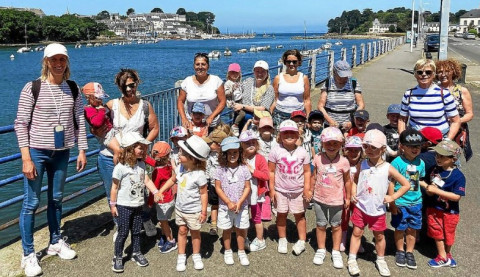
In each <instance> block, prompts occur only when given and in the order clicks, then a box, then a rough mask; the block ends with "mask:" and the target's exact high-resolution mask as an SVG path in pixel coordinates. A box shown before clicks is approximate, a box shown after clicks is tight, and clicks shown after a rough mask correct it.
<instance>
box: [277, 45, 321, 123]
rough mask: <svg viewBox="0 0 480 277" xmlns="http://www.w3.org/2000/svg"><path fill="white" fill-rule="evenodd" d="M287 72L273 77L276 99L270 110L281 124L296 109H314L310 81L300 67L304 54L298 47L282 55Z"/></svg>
mask: <svg viewBox="0 0 480 277" xmlns="http://www.w3.org/2000/svg"><path fill="white" fill-rule="evenodd" d="M282 61H283V64H284V65H285V68H286V69H285V72H281V73H280V74H278V75H277V76H276V77H275V79H273V89H274V91H275V101H274V102H273V105H272V107H271V108H270V111H271V112H272V115H273V123H274V124H275V126H277V127H278V126H279V125H280V123H281V122H282V121H284V120H287V119H290V115H291V113H292V112H294V111H304V112H305V113H306V114H309V113H310V111H311V110H312V104H311V102H310V81H309V80H308V77H307V76H305V75H304V74H303V73H302V72H299V71H298V67H299V66H300V65H301V64H302V55H301V54H300V51H298V50H297V49H292V50H287V51H285V53H283V56H282Z"/></svg>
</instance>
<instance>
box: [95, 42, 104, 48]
mask: <svg viewBox="0 0 480 277" xmlns="http://www.w3.org/2000/svg"><path fill="white" fill-rule="evenodd" d="M100 46H102V44H100V43H99V42H97V43H95V44H94V45H93V47H100Z"/></svg>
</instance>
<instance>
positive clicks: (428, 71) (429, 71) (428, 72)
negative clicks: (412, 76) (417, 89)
mask: <svg viewBox="0 0 480 277" xmlns="http://www.w3.org/2000/svg"><path fill="white" fill-rule="evenodd" d="M423 73H425V74H426V75H427V76H430V75H432V74H433V70H417V75H420V76H421V75H423Z"/></svg>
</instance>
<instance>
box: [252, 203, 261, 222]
mask: <svg viewBox="0 0 480 277" xmlns="http://www.w3.org/2000/svg"><path fill="white" fill-rule="evenodd" d="M262 206H263V202H257V204H255V205H250V213H251V216H252V221H253V224H260V223H262Z"/></svg>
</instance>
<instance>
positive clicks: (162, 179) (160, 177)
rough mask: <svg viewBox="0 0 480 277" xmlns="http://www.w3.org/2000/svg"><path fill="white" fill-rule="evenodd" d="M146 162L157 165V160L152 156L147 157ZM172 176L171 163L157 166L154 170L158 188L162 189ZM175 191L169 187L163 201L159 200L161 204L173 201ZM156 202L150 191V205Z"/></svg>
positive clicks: (154, 180)
mask: <svg viewBox="0 0 480 277" xmlns="http://www.w3.org/2000/svg"><path fill="white" fill-rule="evenodd" d="M145 163H146V164H148V165H150V166H152V167H155V160H154V159H152V158H151V157H147V158H146V159H145ZM170 177H172V166H171V165H170V164H168V165H165V166H157V167H155V169H154V170H153V172H152V181H153V183H154V184H155V187H156V188H157V189H160V188H161V187H162V186H163V185H164V184H165V183H166V182H167V181H168V179H170ZM173 199H174V198H173V191H172V188H169V189H168V190H166V191H165V192H164V193H163V201H158V203H159V204H164V203H170V202H172V201H173ZM153 203H155V201H154V199H153V194H152V193H151V192H150V193H149V195H148V205H149V206H152V205H153Z"/></svg>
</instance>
